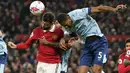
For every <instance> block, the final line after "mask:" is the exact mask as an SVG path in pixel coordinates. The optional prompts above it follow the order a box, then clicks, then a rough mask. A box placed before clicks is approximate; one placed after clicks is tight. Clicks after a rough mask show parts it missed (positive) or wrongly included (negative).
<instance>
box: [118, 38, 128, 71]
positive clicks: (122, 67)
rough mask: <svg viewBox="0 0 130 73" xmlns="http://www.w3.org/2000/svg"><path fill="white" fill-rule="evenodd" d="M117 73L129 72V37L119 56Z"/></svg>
mask: <svg viewBox="0 0 130 73" xmlns="http://www.w3.org/2000/svg"><path fill="white" fill-rule="evenodd" d="M118 73H130V38H128V39H127V40H126V42H125V51H124V52H123V53H122V54H121V55H120V56H119V60H118Z"/></svg>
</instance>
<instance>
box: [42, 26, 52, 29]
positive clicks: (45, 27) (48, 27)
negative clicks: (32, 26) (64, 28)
mask: <svg viewBox="0 0 130 73" xmlns="http://www.w3.org/2000/svg"><path fill="white" fill-rule="evenodd" d="M50 28H51V25H44V26H42V29H43V30H49V29H50Z"/></svg>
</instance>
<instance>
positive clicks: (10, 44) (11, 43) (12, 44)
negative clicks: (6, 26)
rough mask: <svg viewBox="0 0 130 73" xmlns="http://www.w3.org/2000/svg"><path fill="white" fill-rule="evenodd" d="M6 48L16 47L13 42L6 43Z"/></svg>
mask: <svg viewBox="0 0 130 73" xmlns="http://www.w3.org/2000/svg"><path fill="white" fill-rule="evenodd" d="M8 46H9V47H10V48H16V45H15V44H14V43H13V42H8Z"/></svg>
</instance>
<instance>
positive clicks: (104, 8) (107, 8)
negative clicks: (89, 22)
mask: <svg viewBox="0 0 130 73" xmlns="http://www.w3.org/2000/svg"><path fill="white" fill-rule="evenodd" d="M125 8H127V7H126V5H117V7H111V6H103V5H100V6H97V7H91V13H96V12H104V11H112V12H117V11H119V10H120V9H125Z"/></svg>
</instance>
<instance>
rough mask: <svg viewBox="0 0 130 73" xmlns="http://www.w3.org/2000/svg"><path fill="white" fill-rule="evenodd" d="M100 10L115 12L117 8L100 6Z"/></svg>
mask: <svg viewBox="0 0 130 73" xmlns="http://www.w3.org/2000/svg"><path fill="white" fill-rule="evenodd" d="M98 9H99V10H101V11H115V9H116V8H114V7H110V6H103V5H100V6H98Z"/></svg>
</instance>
